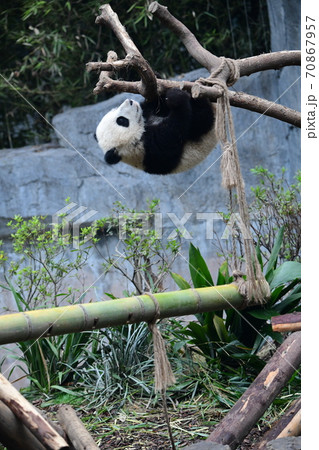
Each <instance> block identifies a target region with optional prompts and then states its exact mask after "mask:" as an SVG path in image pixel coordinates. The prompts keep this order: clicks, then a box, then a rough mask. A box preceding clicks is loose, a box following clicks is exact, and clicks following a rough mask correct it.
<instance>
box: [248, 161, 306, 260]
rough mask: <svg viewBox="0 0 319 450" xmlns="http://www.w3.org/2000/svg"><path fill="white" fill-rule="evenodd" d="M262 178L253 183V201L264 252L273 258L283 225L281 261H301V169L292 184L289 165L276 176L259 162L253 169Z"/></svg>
mask: <svg viewBox="0 0 319 450" xmlns="http://www.w3.org/2000/svg"><path fill="white" fill-rule="evenodd" d="M251 172H252V173H253V174H254V175H256V176H257V177H258V179H259V184H258V185H257V186H256V187H252V188H251V190H252V193H253V195H254V199H253V201H252V203H251V204H250V210H251V219H252V220H251V226H252V229H253V232H254V235H255V238H256V242H257V243H258V245H259V248H260V251H261V253H262V256H263V257H264V258H265V259H268V258H269V255H270V253H271V249H272V248H273V247H274V244H275V240H276V236H277V233H278V232H279V230H281V229H283V235H282V243H281V247H280V250H279V253H278V257H279V259H280V260H281V261H285V260H286V261H294V260H296V261H299V260H300V249H301V203H300V186H301V176H300V171H299V172H297V173H296V176H295V179H296V183H294V184H291V185H288V183H287V181H286V180H285V172H286V170H285V168H282V169H281V176H280V177H276V176H275V175H274V174H273V173H271V172H270V171H269V170H267V169H265V168H263V167H261V166H258V167H255V168H254V169H252V170H251Z"/></svg>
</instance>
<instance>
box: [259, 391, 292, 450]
mask: <svg viewBox="0 0 319 450" xmlns="http://www.w3.org/2000/svg"><path fill="white" fill-rule="evenodd" d="M300 408H301V399H300V398H299V399H297V400H296V401H294V402H293V404H292V405H291V406H290V408H289V409H288V410H287V411H286V412H285V414H284V415H283V416H281V417H280V418H279V419H278V420H277V421H276V422H275V423H274V424H273V425H272V426H271V428H270V430H268V431H267V432H266V433H265V434H264V436H263V438H262V440H261V441H260V442H259V444H258V445H257V447H256V450H266V448H267V444H268V442H269V441H273V440H274V439H278V438H279V437H287V436H299V434H300V429H297V428H298V427H300V414H299V413H300ZM296 416H297V421H298V420H299V425H298V424H297V426H296ZM281 433H283V435H281Z"/></svg>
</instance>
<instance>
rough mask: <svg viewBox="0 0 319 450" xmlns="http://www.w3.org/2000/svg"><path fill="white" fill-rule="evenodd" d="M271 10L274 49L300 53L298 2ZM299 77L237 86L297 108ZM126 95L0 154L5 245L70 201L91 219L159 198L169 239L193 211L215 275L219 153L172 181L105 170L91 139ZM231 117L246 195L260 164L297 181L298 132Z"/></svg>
mask: <svg viewBox="0 0 319 450" xmlns="http://www.w3.org/2000/svg"><path fill="white" fill-rule="evenodd" d="M268 5H269V16H270V24H271V45H272V50H280V49H293V48H294V49H296V48H299V46H300V27H299V23H300V4H299V2H298V1H288V0H281V1H275V0H269V1H268ZM203 75H205V71H203V70H198V71H193V72H191V73H189V74H187V75H186V76H185V79H188V80H194V79H196V78H198V77H199V76H203ZM299 76H300V68H294V67H288V68H285V69H283V70H280V71H269V72H263V73H259V74H255V75H251V76H250V77H246V78H243V79H241V80H240V81H239V82H238V83H236V85H235V87H234V88H235V89H236V90H239V91H245V92H247V93H251V94H254V95H257V96H260V97H264V98H266V99H268V100H273V101H278V102H280V103H282V104H285V105H287V106H289V107H292V108H294V109H300V85H299V81H298V78H299ZM92 88H93V86H92ZM128 96H130V97H134V96H133V95H126V94H121V95H117V96H115V97H113V98H112V99H111V100H108V101H105V102H101V103H98V104H95V105H89V106H84V107H81V108H75V109H69V110H67V111H65V112H63V113H62V114H58V115H57V116H55V117H54V119H53V126H54V128H55V133H56V138H57V139H56V141H55V142H52V143H51V144H49V145H41V146H33V147H32V146H31V147H25V148H20V149H13V150H12V149H10V150H1V151H0V189H1V192H2V201H1V203H0V239H4V240H5V241H6V242H7V240H8V233H9V230H8V229H7V227H6V226H5V224H6V223H7V221H8V220H9V219H10V218H12V217H13V216H14V215H15V214H20V215H21V216H23V217H30V216H33V215H40V214H41V215H47V216H49V217H50V216H53V215H54V214H56V213H57V212H58V211H59V210H61V209H62V208H63V207H64V206H65V202H64V200H65V199H66V198H67V197H70V199H71V201H73V202H75V203H76V204H77V205H79V206H84V207H86V208H87V211H96V213H95V215H94V216H92V220H95V219H96V218H98V217H103V216H107V215H109V213H110V210H111V208H112V206H113V203H114V202H115V201H118V200H119V201H121V202H122V203H124V204H126V205H128V206H129V207H131V208H136V209H141V208H145V205H146V200H147V199H153V198H159V199H160V205H161V212H162V213H163V223H164V225H165V229H164V237H165V235H166V236H167V235H168V234H169V233H170V232H171V231H172V229H173V228H174V227H175V225H174V224H173V222H172V220H171V219H170V218H169V217H168V213H173V214H175V215H176V217H177V218H179V219H181V218H182V217H183V216H184V215H185V213H191V216H190V218H189V219H188V221H187V223H186V224H185V227H186V228H187V230H188V231H189V232H190V233H192V236H193V241H192V242H193V243H194V244H195V245H197V246H199V247H200V249H201V251H202V253H203V254H204V256H205V257H206V258H207V260H208V261H210V266H211V268H212V269H214V267H215V265H214V264H215V262H214V260H213V259H212V254H213V252H212V248H213V246H212V244H213V242H211V240H209V241H207V240H206V239H205V233H206V226H207V223H206V222H205V221H203V220H200V219H199V216H198V214H200V213H207V212H217V211H221V210H224V211H225V210H226V204H227V193H226V192H225V191H224V190H223V189H222V188H221V176H220V168H219V163H220V161H219V159H220V149H219V147H218V148H216V149H215V150H214V151H213V152H212V153H211V155H210V156H209V157H208V158H207V159H206V160H205V161H204V162H202V163H201V164H200V165H198V166H197V167H195V168H194V169H192V170H190V171H188V172H186V173H182V174H175V175H170V176H154V175H149V174H145V173H143V172H141V171H137V170H135V169H133V168H131V167H129V166H127V165H124V164H121V163H120V164H118V165H115V166H106V165H105V163H104V161H103V155H102V152H101V150H100V149H99V148H98V146H97V144H96V142H95V140H94V138H93V133H94V130H95V127H96V125H97V123H98V122H99V120H100V119H101V117H102V116H103V115H104V114H105V113H106V112H107V111H108V110H109V109H111V108H113V107H114V106H117V105H118V104H120V103H121V102H122V101H123V100H124V98H127V97H128ZM233 117H234V123H235V129H236V135H237V139H238V141H237V144H238V150H239V155H240V161H241V167H242V172H243V175H244V178H245V181H246V186H247V193H249V186H250V185H251V184H254V183H255V179H254V177H253V176H252V175H251V173H250V169H251V168H252V167H255V166H256V165H262V166H264V167H265V168H267V169H269V170H271V171H273V172H275V173H278V172H279V171H280V169H281V167H283V166H285V167H286V168H287V174H288V178H289V179H290V180H291V181H292V179H293V176H294V174H295V172H296V170H297V169H298V168H299V167H300V130H299V129H296V128H294V127H293V126H290V125H288V124H285V123H282V122H280V121H278V120H275V119H272V118H269V117H266V116H260V115H259V114H256V113H252V112H249V111H246V110H242V109H238V108H233ZM221 226H222V224H221V222H220V223H218V221H216V227H217V229H218V227H221ZM186 244H187V245H185V247H184V252H185V257H187V246H188V243H186ZM8 245H9V244H8ZM8 245H6V247H7V248H9V246H8ZM91 263H92V264H91V269H90V271H89V273H88V279H89V280H90V281H94V280H95V279H96V278H97V277H98V274H99V273H100V270H101V269H100V267H99V264H100V261H99V260H94V261H92V262H91ZM186 267H187V265H186V262H185V260H183V259H180V261H179V262H178V263H177V268H176V270H179V271H180V272H181V273H184V274H185V273H186V272H187V269H186ZM118 281H119V280H118V279H117V278H114V277H113V278H109V279H108V280H103V286H102V287H101V288H99V289H98V291H100V293H102V292H103V291H105V290H108V291H113V292H114V290H115V291H116V292H115V293H116V294H120V292H118V289H116V286H119V285H120V286H121V283H118Z"/></svg>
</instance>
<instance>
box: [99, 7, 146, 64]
mask: <svg viewBox="0 0 319 450" xmlns="http://www.w3.org/2000/svg"><path fill="white" fill-rule="evenodd" d="M95 23H97V24H102V25H106V26H107V27H109V28H111V30H112V31H113V32H114V34H115V35H116V37H117V38H118V40H119V41H120V43H121V45H122V47H123V48H124V50H125V52H126V53H127V54H128V55H140V56H142V55H141V53H140V51H139V49H138V48H137V47H136V45H135V44H134V42H133V41H132V39H131V38H130V36H129V34H128V33H127V31H126V30H125V28H124V26H123V25H122V24H121V22H120V21H119V18H118V15H117V14H116V13H115V12H114V11H113V9H112V8H111V6H110V5H102V6H101V7H100V15H99V16H97V18H96V20H95Z"/></svg>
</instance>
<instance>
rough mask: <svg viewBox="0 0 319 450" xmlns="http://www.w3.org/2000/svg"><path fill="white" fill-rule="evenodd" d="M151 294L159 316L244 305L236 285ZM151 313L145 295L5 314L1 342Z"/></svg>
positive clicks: (148, 318)
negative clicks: (157, 305)
mask: <svg viewBox="0 0 319 450" xmlns="http://www.w3.org/2000/svg"><path fill="white" fill-rule="evenodd" d="M153 295H154V297H155V298H156V300H157V302H158V304H159V309H160V312H159V317H160V318H165V317H176V316H184V315H188V314H196V313H199V312H207V311H220V310H222V309H230V308H236V309H239V308H241V307H243V306H244V297H242V296H241V295H240V294H239V292H238V288H237V286H236V285H235V284H227V285H223V286H213V287H205V288H200V289H186V290H181V291H173V292H162V293H160V294H153ZM154 315H155V305H154V302H153V300H152V299H151V298H150V297H149V296H148V295H139V296H136V297H126V298H121V299H116V300H107V301H103V302H96V303H84V304H78V305H70V306H62V307H59V308H50V309H39V310H35V311H26V312H20V313H15V314H6V315H3V316H0V344H10V343H14V342H22V341H27V340H29V339H37V338H41V337H47V336H58V335H61V334H66V333H75V332H79V331H91V330H95V329H99V328H105V327H110V326H116V325H124V324H127V323H137V322H143V321H144V322H150V321H152V319H153V318H154Z"/></svg>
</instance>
